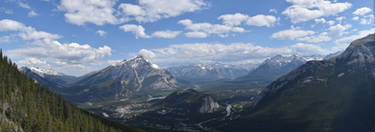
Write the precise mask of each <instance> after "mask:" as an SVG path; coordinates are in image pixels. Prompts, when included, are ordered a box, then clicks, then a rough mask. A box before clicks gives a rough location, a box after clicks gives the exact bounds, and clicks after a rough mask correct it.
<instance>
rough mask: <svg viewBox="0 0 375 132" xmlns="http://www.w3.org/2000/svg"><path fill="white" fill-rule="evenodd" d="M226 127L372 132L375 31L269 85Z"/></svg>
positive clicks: (294, 131) (374, 121)
mask: <svg viewBox="0 0 375 132" xmlns="http://www.w3.org/2000/svg"><path fill="white" fill-rule="evenodd" d="M253 106H254V108H253V109H252V110H251V111H250V112H249V113H248V114H247V115H242V116H241V118H239V119H238V120H236V121H231V122H230V123H228V122H226V123H223V124H226V125H222V126H219V128H220V129H222V130H224V131H229V130H230V131H243V130H246V131H258V132H273V131H274V132H279V131H288V132H302V131H304V132H306V131H325V132H359V131H360V132H374V131H375V128H374V124H375V112H374V111H375V34H371V35H369V36H367V37H365V38H362V39H359V40H355V41H353V42H352V43H351V45H350V46H349V47H348V48H347V49H346V50H345V51H344V52H343V53H342V54H341V55H339V56H337V57H334V58H332V59H328V60H323V61H310V62H307V63H306V64H304V65H303V66H301V67H299V68H298V69H296V70H293V71H292V72H290V73H289V74H287V75H285V76H283V77H281V78H279V79H277V80H276V81H274V82H273V83H272V84H271V85H269V86H268V87H267V88H266V89H264V90H263V92H262V93H261V94H260V96H259V97H258V98H257V99H256V101H255V102H254V104H253Z"/></svg>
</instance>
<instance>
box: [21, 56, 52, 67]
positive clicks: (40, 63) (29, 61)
mask: <svg viewBox="0 0 375 132" xmlns="http://www.w3.org/2000/svg"><path fill="white" fill-rule="evenodd" d="M17 65H18V66H21V67H22V66H29V67H30V66H32V67H40V68H44V69H51V65H50V64H48V63H47V61H45V60H40V59H38V58H33V57H28V58H25V59H23V60H19V61H17Z"/></svg>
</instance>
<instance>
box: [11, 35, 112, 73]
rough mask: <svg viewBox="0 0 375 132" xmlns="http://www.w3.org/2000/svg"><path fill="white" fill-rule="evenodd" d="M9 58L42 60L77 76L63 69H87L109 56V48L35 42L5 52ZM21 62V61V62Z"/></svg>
mask: <svg viewBox="0 0 375 132" xmlns="http://www.w3.org/2000/svg"><path fill="white" fill-rule="evenodd" d="M6 54H7V55H8V56H9V57H11V58H26V59H27V58H42V59H44V60H45V61H47V62H49V63H51V64H54V65H56V66H57V67H56V68H60V70H63V71H64V72H66V73H72V74H77V73H74V72H71V71H69V70H66V69H65V70H64V69H63V67H75V68H80V69H81V68H88V69H89V67H86V66H90V65H91V66H93V65H97V64H98V63H99V61H100V60H101V59H103V58H105V57H108V56H110V55H111V48H110V47H108V46H103V47H99V48H93V47H91V46H90V45H88V44H78V43H60V42H58V41H56V40H48V39H43V40H37V41H35V42H33V45H32V46H29V47H26V48H20V49H14V50H8V51H6ZM21 62H22V61H21Z"/></svg>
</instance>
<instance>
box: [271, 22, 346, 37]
mask: <svg viewBox="0 0 375 132" xmlns="http://www.w3.org/2000/svg"><path fill="white" fill-rule="evenodd" d="M315 22H317V23H327V22H326V20H325V19H316V20H315ZM348 26H349V25H348ZM332 27H334V28H332V30H331V32H329V33H328V32H321V33H316V32H314V31H312V30H303V29H300V28H299V27H293V26H292V27H291V29H287V30H282V31H279V32H276V33H273V34H272V38H275V39H281V40H299V41H305V42H309V43H319V42H326V41H330V40H332V38H331V37H332V36H334V35H335V36H339V35H341V34H340V33H339V32H338V31H345V30H346V29H347V28H348V27H347V26H340V25H339V26H332ZM342 28H344V30H343V29H342Z"/></svg>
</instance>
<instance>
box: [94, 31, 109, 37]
mask: <svg viewBox="0 0 375 132" xmlns="http://www.w3.org/2000/svg"><path fill="white" fill-rule="evenodd" d="M96 34H98V35H99V36H102V37H103V36H105V35H107V32H105V31H103V30H98V31H96Z"/></svg>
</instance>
